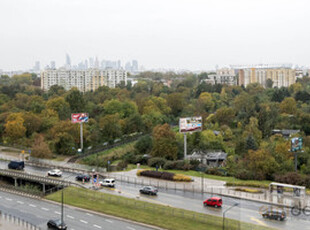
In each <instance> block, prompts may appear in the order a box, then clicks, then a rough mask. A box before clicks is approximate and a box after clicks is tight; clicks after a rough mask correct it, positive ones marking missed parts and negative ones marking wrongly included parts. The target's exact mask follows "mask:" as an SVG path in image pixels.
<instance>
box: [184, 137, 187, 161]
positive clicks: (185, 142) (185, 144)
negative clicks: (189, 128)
mask: <svg viewBox="0 0 310 230" xmlns="http://www.w3.org/2000/svg"><path fill="white" fill-rule="evenodd" d="M186 158H187V138H186V133H184V160H186Z"/></svg>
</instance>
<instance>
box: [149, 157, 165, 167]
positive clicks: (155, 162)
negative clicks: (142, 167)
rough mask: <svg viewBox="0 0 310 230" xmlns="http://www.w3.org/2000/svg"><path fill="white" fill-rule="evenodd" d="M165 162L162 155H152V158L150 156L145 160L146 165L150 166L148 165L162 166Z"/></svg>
mask: <svg viewBox="0 0 310 230" xmlns="http://www.w3.org/2000/svg"><path fill="white" fill-rule="evenodd" d="M166 162H167V160H166V159H165V158H162V157H153V158H151V159H149V160H148V161H147V164H148V166H150V167H156V166H158V167H160V166H161V167H163V166H164V164H165V163H166Z"/></svg>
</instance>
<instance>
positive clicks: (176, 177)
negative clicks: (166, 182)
mask: <svg viewBox="0 0 310 230" xmlns="http://www.w3.org/2000/svg"><path fill="white" fill-rule="evenodd" d="M173 180H174V181H186V182H191V181H192V178H191V177H189V176H185V175H182V174H175V175H174V176H173Z"/></svg>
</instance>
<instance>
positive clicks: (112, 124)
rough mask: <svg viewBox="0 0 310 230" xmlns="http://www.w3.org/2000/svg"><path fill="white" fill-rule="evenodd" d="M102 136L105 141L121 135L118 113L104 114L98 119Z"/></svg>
mask: <svg viewBox="0 0 310 230" xmlns="http://www.w3.org/2000/svg"><path fill="white" fill-rule="evenodd" d="M99 127H100V130H101V133H102V136H103V137H104V139H105V140H107V141H112V140H114V139H116V138H118V137H120V136H121V135H122V130H121V126H120V124H119V116H118V114H112V115H106V116H104V117H101V118H100V120H99Z"/></svg>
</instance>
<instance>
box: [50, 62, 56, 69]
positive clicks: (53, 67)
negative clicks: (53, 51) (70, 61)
mask: <svg viewBox="0 0 310 230" xmlns="http://www.w3.org/2000/svg"><path fill="white" fill-rule="evenodd" d="M51 69H56V63H55V61H51Z"/></svg>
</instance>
